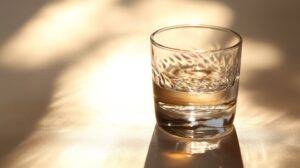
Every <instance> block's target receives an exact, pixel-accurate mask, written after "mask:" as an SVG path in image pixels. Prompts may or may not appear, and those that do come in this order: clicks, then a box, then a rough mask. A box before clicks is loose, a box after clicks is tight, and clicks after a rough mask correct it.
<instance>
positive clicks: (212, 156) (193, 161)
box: [145, 126, 243, 168]
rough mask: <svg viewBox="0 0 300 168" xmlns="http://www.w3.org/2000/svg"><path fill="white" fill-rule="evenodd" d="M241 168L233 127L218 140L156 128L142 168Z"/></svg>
mask: <svg viewBox="0 0 300 168" xmlns="http://www.w3.org/2000/svg"><path fill="white" fill-rule="evenodd" d="M182 167H185V168H196V167H197V168H201V167H203V168H243V162H242V157H241V152H240V147H239V141H238V138H237V135H236V131H235V128H233V130H232V131H231V132H230V133H229V134H227V135H225V136H223V137H219V138H214V139H205V140H199V139H197V140H191V139H186V138H180V137H176V136H173V135H171V134H169V133H167V132H165V131H163V130H162V129H161V128H159V127H158V126H155V129H154V132H153V135H152V139H151V143H150V146H149V150H148V154H147V158H146V162H145V168H182Z"/></svg>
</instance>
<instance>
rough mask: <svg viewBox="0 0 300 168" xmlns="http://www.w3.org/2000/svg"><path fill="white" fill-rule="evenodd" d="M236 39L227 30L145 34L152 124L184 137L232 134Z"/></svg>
mask: <svg viewBox="0 0 300 168" xmlns="http://www.w3.org/2000/svg"><path fill="white" fill-rule="evenodd" d="M241 48H242V38H241V36H240V35H239V34H238V33H236V32H234V31H232V30H230V29H227V28H223V27H217V26H209V25H178V26H171V27H166V28H162V29H159V30H157V31H155V32H154V33H153V34H152V35H151V52H152V78H153V90H154V100H155V112H156V120H157V123H158V125H159V126H160V127H161V128H163V129H164V130H165V131H167V132H169V133H171V134H174V135H178V136H182V137H189V138H209V137H215V136H218V135H224V134H226V133H228V132H230V130H232V128H233V127H232V124H233V120H234V115H235V110H236V101H237V95H238V85H239V76H240V62H241Z"/></svg>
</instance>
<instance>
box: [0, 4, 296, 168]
mask: <svg viewBox="0 0 300 168" xmlns="http://www.w3.org/2000/svg"><path fill="white" fill-rule="evenodd" d="M299 6H300V3H299V2H297V1H289V0H288V1H276V2H275V1H270V0H269V1H259V0H255V1H247V2H246V1H233V0H232V1H231V0H230V1H229V0H228V1H201V0H199V1H197V0H187V1H184V0H165V1H159V0H145V1H137V0H84V1H83V0H59V1H58V0H56V1H55V0H52V1H51V0H48V1H46V0H42V1H34V0H28V1H22V0H12V1H6V2H5V1H1V2H0V167H1V168H2V167H3V168H41V167H43V168H83V167H84V168H96V167H97V168H100V167H101V168H114V167H130V168H135V167H137V168H138V167H148V168H154V167H170V168H172V167H183V168H184V167H216V168H221V167H223V168H225V167H230V168H234V167H245V168H259V167H270V168H296V167H299V164H300V144H299V142H300V122H299V119H300V66H299V64H300V57H299V54H300V53H299V38H300V37H299V34H300V31H299V30H300V22H299V20H300V18H299V16H300V14H299ZM174 24H213V25H219V26H225V27H228V28H232V29H234V30H236V31H237V32H239V33H240V34H241V35H242V36H243V40H244V41H243V52H242V70H241V82H240V89H239V98H238V105H237V113H236V117H235V121H234V125H235V130H234V131H233V132H232V133H230V134H229V135H228V136H226V137H224V138H223V139H218V140H215V141H213V142H210V141H201V142H197V143H192V142H188V141H186V140H178V139H176V138H174V137H173V138H172V137H168V135H165V133H164V132H162V131H161V130H160V129H159V128H158V127H156V125H155V123H156V122H155V115H154V107H153V95H152V82H151V66H150V65H151V64H150V40H149V35H150V34H151V33H152V32H153V31H154V30H156V29H158V28H161V27H164V26H169V25H174ZM207 144H211V145H210V146H207ZM172 145H174V146H175V147H174V146H172ZM176 145H177V147H176ZM189 145H192V146H196V147H197V146H198V147H199V146H200V148H196V151H194V150H193V151H189V152H188V154H186V153H184V149H185V147H186V146H189ZM203 145H204V146H206V147H205V148H202V146H203ZM178 146H179V147H178ZM177 150H179V152H178V151H177ZM180 150H181V151H180ZM182 150H183V152H182ZM185 152H186V151H185Z"/></svg>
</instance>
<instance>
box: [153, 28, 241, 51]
mask: <svg viewBox="0 0 300 168" xmlns="http://www.w3.org/2000/svg"><path fill="white" fill-rule="evenodd" d="M178 28H208V29H212V30H220V31H223V32H228V33H231V34H233V35H234V36H235V37H237V38H238V41H237V42H236V43H234V44H233V45H230V46H228V47H224V48H220V49H209V50H200V49H179V48H174V47H168V46H166V45H163V44H160V43H158V42H156V41H155V40H154V37H155V35H157V34H159V33H161V32H164V31H167V30H172V29H178ZM150 40H151V43H152V44H153V45H154V46H156V47H159V48H162V49H166V50H172V51H178V52H198V53H206V52H218V51H225V50H231V49H234V48H236V47H238V46H240V45H241V44H242V42H243V38H242V36H241V35H240V34H239V33H237V32H236V31H234V30H232V29H229V28H225V27H221V26H214V25H205V24H182V25H173V26H167V27H163V28H160V29H158V30H156V31H154V32H153V33H152V34H151V35H150Z"/></svg>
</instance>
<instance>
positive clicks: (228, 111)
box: [153, 83, 237, 138]
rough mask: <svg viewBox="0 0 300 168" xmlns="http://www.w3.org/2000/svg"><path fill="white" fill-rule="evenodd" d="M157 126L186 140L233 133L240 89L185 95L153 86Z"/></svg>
mask: <svg viewBox="0 0 300 168" xmlns="http://www.w3.org/2000/svg"><path fill="white" fill-rule="evenodd" d="M153 90H154V97H155V111H156V118H157V122H158V125H159V126H160V127H162V128H163V129H165V130H166V131H168V132H171V133H173V134H176V135H179V136H184V137H202V138H203V137H208V136H210V135H217V134H221V133H224V132H225V131H226V130H227V129H230V127H231V125H232V122H233V119H234V114H235V107H236V97H237V85H232V86H231V87H228V88H225V89H222V90H219V91H214V92H182V91H176V90H171V89H165V88H162V87H160V86H158V85H157V84H155V83H153Z"/></svg>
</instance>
